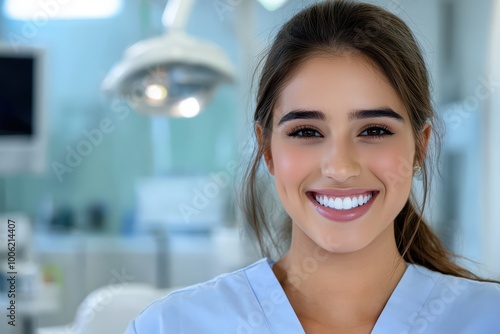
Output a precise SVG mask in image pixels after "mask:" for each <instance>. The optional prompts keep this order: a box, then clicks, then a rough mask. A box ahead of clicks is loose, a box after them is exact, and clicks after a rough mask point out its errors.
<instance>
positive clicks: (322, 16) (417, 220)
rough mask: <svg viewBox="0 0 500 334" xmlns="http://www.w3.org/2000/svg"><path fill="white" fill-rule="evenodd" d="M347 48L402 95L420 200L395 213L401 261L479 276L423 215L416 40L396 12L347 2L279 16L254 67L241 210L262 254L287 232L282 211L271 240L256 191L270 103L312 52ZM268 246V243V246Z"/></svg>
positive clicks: (424, 102) (425, 174)
mask: <svg viewBox="0 0 500 334" xmlns="http://www.w3.org/2000/svg"><path fill="white" fill-rule="evenodd" d="M346 52H350V53H358V54H361V55H363V56H365V57H367V58H368V59H370V60H371V61H372V62H373V63H374V64H375V65H376V66H378V67H379V69H380V70H381V71H382V73H384V74H385V76H386V77H387V79H388V80H389V82H390V83H391V85H392V87H393V88H394V89H395V90H396V92H397V93H398V95H399V97H400V98H401V100H402V101H403V103H404V105H405V107H406V110H407V111H408V114H409V118H410V121H411V124H412V130H413V135H414V138H415V145H416V156H415V161H416V162H417V163H418V164H419V165H420V166H421V167H422V170H421V178H422V182H423V201H422V204H421V205H420V206H419V205H418V204H416V200H415V197H414V196H413V194H411V196H410V198H409V199H408V201H407V202H406V204H405V206H404V207H403V209H402V210H401V212H400V213H399V214H398V216H397V217H396V219H395V224H394V225H395V228H394V230H395V238H396V243H397V246H398V250H399V252H400V254H401V255H402V257H403V258H404V260H405V261H407V262H409V263H414V264H419V265H422V266H424V267H426V268H428V269H430V270H434V271H438V272H441V273H443V274H450V275H454V276H458V277H465V278H471V279H476V280H481V279H480V278H479V277H477V276H476V275H474V274H473V273H471V272H470V271H468V270H467V269H465V268H462V267H460V266H459V265H457V264H456V263H454V262H453V259H454V258H455V257H456V256H455V255H454V254H453V253H451V252H450V251H449V250H447V249H446V248H445V247H444V246H443V244H442V243H441V241H440V240H439V238H438V237H437V236H436V234H434V233H433V232H432V230H431V229H430V228H429V226H428V225H427V223H426V222H425V221H424V219H423V212H424V209H425V203H426V200H427V194H428V192H429V184H430V183H429V182H430V179H429V175H430V174H429V166H428V160H429V154H430V153H427V152H426V150H425V147H424V146H425V138H424V136H423V133H422V130H423V129H424V127H425V126H426V124H430V125H431V129H432V131H433V132H435V131H436V129H437V127H438V126H437V123H436V121H437V120H438V118H437V115H436V114H435V112H434V110H433V107H432V103H431V97H430V92H429V78H428V74H427V69H426V65H425V62H424V59H423V57H422V53H421V51H420V48H419V45H418V43H417V42H416V40H415V38H414V36H413V34H412V32H411V31H410V29H409V28H408V26H407V25H406V24H405V23H404V22H403V21H402V20H401V19H400V18H398V17H397V16H396V15H394V14H392V13H390V12H388V11H386V10H384V9H382V8H379V7H377V6H374V5H370V4H365V3H357V2H353V1H346V0H337V1H323V2H320V3H317V4H315V5H312V6H310V7H308V8H306V9H304V10H302V11H301V12H299V13H298V14H296V15H295V16H294V17H293V18H291V19H290V20H289V21H288V22H286V23H285V24H284V25H283V27H282V28H281V30H280V31H279V32H278V34H277V36H276V38H275V40H274V42H273V44H272V45H271V47H270V49H269V51H268V54H267V58H266V59H265V62H264V64H263V66H262V69H261V74H260V81H259V83H258V91H257V105H256V109H255V114H254V119H253V121H254V123H255V124H254V125H258V126H259V127H260V128H261V135H260V136H258V138H257V139H258V141H259V142H258V145H257V146H256V148H255V151H254V152H253V156H252V159H251V161H250V164H249V165H248V168H247V170H246V173H245V176H244V180H243V192H242V204H243V205H242V209H243V213H244V215H245V219H246V221H247V223H248V224H249V227H250V228H251V230H252V232H253V233H254V235H255V237H256V238H257V240H258V241H259V244H260V248H261V252H262V254H263V255H264V256H270V254H271V252H272V251H275V250H276V249H279V247H280V246H283V244H285V243H286V242H283V241H284V240H287V241H289V237H290V230H291V228H290V227H291V219H290V217H289V216H288V215H287V217H286V219H285V223H286V224H285V227H286V229H285V231H286V233H285V238H280V239H281V241H282V242H281V244H280V243H279V242H276V235H275V233H274V232H272V231H273V230H274V226H269V225H268V224H267V223H268V222H269V221H270V220H268V219H269V217H268V216H267V215H266V210H265V209H264V208H263V204H264V203H263V202H264V200H263V198H262V196H261V192H259V189H258V187H259V185H258V181H259V168H260V166H261V165H262V160H263V159H262V157H263V154H264V152H266V151H267V150H268V148H269V146H270V140H271V132H272V126H273V122H272V120H273V109H274V106H275V104H276V101H277V99H278V97H279V95H280V93H281V91H282V89H283V88H284V86H285V85H286V84H287V82H288V80H289V79H290V78H291V77H292V76H293V74H294V72H295V71H296V70H297V68H298V67H299V66H300V65H301V64H302V63H303V62H304V61H306V60H307V59H310V58H311V57H314V56H315V55H318V54H342V53H346ZM436 134H437V133H436ZM437 138H439V136H437ZM436 152H437V151H436ZM259 196H260V197H259ZM273 224H274V223H273ZM269 242H270V243H271V245H269ZM270 246H274V250H273V249H271V248H272V247H270ZM278 252H279V250H278Z"/></svg>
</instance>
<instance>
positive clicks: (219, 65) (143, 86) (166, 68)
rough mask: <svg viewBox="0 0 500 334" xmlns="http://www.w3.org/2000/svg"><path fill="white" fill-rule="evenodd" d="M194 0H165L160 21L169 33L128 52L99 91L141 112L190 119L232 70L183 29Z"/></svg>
mask: <svg viewBox="0 0 500 334" xmlns="http://www.w3.org/2000/svg"><path fill="white" fill-rule="evenodd" d="M193 2H194V0H168V2H167V5H166V7H165V11H164V13H163V18H162V21H163V25H164V26H165V28H166V30H167V32H166V33H165V34H163V35H162V36H158V37H154V38H150V39H147V40H143V41H140V42H138V43H136V44H134V45H132V46H131V47H130V48H129V49H128V50H126V52H125V55H124V57H123V59H122V60H121V61H120V62H119V63H118V64H116V65H115V66H114V67H113V68H112V69H111V71H110V73H109V74H108V75H107V77H106V78H105V79H104V81H103V83H102V86H101V88H102V90H103V91H104V92H105V93H107V94H108V95H115V96H116V95H118V96H121V97H124V98H125V99H126V100H127V101H128V102H129V103H130V105H131V106H132V107H133V108H134V109H136V110H137V111H139V112H141V113H145V114H154V115H167V116H172V117H194V116H196V115H197V114H198V113H199V112H200V111H202V110H203V107H204V106H205V105H206V104H207V103H208V102H209V101H210V99H211V98H212V96H213V94H214V92H215V90H216V88H217V87H218V86H219V84H221V83H223V82H228V81H232V80H233V79H234V69H233V66H232V64H231V62H230V60H229V58H228V57H227V55H226V54H225V53H224V51H223V50H222V49H221V48H219V47H218V46H217V45H215V44H213V43H210V42H206V41H202V40H200V39H197V38H195V37H192V36H190V35H188V34H187V33H185V32H184V31H183V30H184V27H185V25H186V22H187V19H188V17H189V13H190V11H191V8H192V5H193Z"/></svg>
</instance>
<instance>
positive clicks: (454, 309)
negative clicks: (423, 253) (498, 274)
mask: <svg viewBox="0 0 500 334" xmlns="http://www.w3.org/2000/svg"><path fill="white" fill-rule="evenodd" d="M415 269H416V270H417V271H418V272H419V274H420V275H421V276H422V278H423V279H429V280H432V281H433V282H434V286H433V288H432V291H431V293H430V295H429V296H428V298H427V301H426V303H425V306H424V308H423V309H422V312H423V314H426V315H427V317H428V318H429V319H435V320H436V322H437V323H438V322H440V320H442V321H446V322H447V323H448V326H450V324H453V326H456V327H457V329H458V328H461V330H462V332H464V333H469V331H468V330H470V332H472V331H473V330H474V331H475V332H477V333H479V332H485V331H486V332H488V331H490V332H491V330H493V329H494V330H495V331H497V330H498V332H499V333H500V284H497V283H490V282H479V281H475V280H471V279H466V278H461V277H455V276H451V275H445V274H441V273H438V272H433V271H431V270H429V269H426V268H423V267H420V266H415Z"/></svg>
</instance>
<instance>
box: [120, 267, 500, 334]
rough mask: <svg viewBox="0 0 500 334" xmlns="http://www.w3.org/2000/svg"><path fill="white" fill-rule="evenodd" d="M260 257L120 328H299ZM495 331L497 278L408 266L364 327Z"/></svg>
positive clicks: (224, 333)
mask: <svg viewBox="0 0 500 334" xmlns="http://www.w3.org/2000/svg"><path fill="white" fill-rule="evenodd" d="M272 265H273V262H272V261H270V260H268V259H262V260H260V261H258V262H256V263H254V264H252V265H250V266H248V267H247V268H244V269H241V270H238V271H235V272H233V273H230V274H224V275H221V276H218V277H216V278H214V279H213V280H210V281H208V282H206V283H202V284H198V285H194V286H191V287H188V288H185V289H182V290H178V291H176V292H173V293H171V294H169V295H168V296H166V297H163V298H161V299H159V300H157V301H155V302H153V303H152V304H150V305H149V306H148V307H146V308H145V309H144V310H143V311H142V312H141V313H140V314H139V316H138V317H137V318H136V319H135V320H133V321H132V322H131V323H130V325H129V327H128V329H127V330H126V332H125V333H126V334H135V333H137V334H155V333H168V334H174V333H187V334H204V333H214V334H229V333H231V334H250V333H255V334H266V333H274V334H277V333H279V334H295V333H297V334H299V333H302V334H303V333H305V332H304V329H303V328H302V326H301V325H300V322H299V320H298V318H297V316H296V315H295V313H294V311H293V309H292V306H291V305H290V303H289V301H288V299H287V297H286V295H285V292H284V291H283V289H282V288H281V285H280V283H279V282H278V280H277V279H276V276H275V275H274V272H273V270H272ZM392 333H396V334H403V333H439V334H447V333H471V334H489V333H492V334H499V333H500V285H499V284H493V283H482V282H476V281H472V280H468V279H463V278H457V277H454V276H448V275H443V274H441V273H437V272H434V271H431V270H428V269H426V268H424V267H421V266H418V265H412V264H408V267H407V269H406V271H405V273H404V275H403V277H402V278H401V280H400V282H399V283H398V285H397V286H396V289H395V290H394V292H393V293H392V295H391V297H390V299H389V301H388V302H387V304H386V306H385V308H384V310H383V311H382V314H381V315H380V317H379V319H378V321H377V323H376V324H375V327H374V328H373V330H372V334H392Z"/></svg>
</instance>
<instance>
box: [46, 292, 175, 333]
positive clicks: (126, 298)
mask: <svg viewBox="0 0 500 334" xmlns="http://www.w3.org/2000/svg"><path fill="white" fill-rule="evenodd" d="M173 290H175V289H173V288H172V289H164V290H159V289H156V288H154V287H152V286H150V285H147V284H140V283H128V284H115V285H106V286H103V287H101V288H99V289H97V290H94V291H93V292H91V293H90V294H89V295H88V296H87V297H86V298H85V299H84V300H83V301H82V303H81V304H80V306H79V307H78V310H77V312H76V316H75V319H74V321H73V322H72V323H70V324H67V325H64V326H57V327H45V328H39V329H38V330H37V332H36V333H37V334H115V333H116V334H123V332H124V331H125V329H126V328H127V326H128V324H129V322H130V321H131V320H133V319H134V318H135V317H136V316H137V315H138V314H139V312H140V311H141V310H142V309H143V308H144V307H146V306H147V305H148V304H149V303H151V302H152V301H154V300H156V299H158V298H160V297H162V296H165V295H167V294H168V293H170V292H171V291H173Z"/></svg>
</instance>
